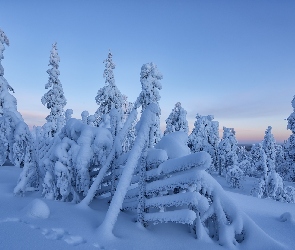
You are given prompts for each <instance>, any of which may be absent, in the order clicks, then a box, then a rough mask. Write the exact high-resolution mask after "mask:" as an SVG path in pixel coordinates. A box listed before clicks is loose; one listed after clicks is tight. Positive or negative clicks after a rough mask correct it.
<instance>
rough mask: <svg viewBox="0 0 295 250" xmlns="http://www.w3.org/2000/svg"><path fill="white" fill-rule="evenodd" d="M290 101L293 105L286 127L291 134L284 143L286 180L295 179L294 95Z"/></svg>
mask: <svg viewBox="0 0 295 250" xmlns="http://www.w3.org/2000/svg"><path fill="white" fill-rule="evenodd" d="M291 103H292V107H293V112H292V113H291V114H290V116H289V117H288V118H287V121H288V125H287V129H290V130H291V132H292V134H291V135H290V137H289V138H288V140H287V141H286V142H285V145H284V148H285V159H286V163H285V164H286V165H285V167H284V169H285V170H284V171H286V172H287V174H286V175H285V179H286V180H288V181H295V96H294V97H293V100H292V102H291Z"/></svg>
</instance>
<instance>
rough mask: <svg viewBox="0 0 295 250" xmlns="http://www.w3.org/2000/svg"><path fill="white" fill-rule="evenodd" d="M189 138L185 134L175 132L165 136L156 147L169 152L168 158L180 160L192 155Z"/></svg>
mask: <svg viewBox="0 0 295 250" xmlns="http://www.w3.org/2000/svg"><path fill="white" fill-rule="evenodd" d="M187 140H188V136H187V134H186V133H185V132H174V133H170V134H167V135H165V136H164V137H163V138H162V139H161V140H160V141H159V142H158V143H157V145H156V146H155V148H156V149H163V150H165V151H166V152H167V155H168V158H169V159H172V158H178V157H181V156H185V155H188V154H190V149H189V147H188V146H187Z"/></svg>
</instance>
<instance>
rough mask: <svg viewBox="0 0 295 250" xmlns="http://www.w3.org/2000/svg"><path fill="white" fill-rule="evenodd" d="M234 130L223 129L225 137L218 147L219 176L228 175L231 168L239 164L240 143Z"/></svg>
mask: <svg viewBox="0 0 295 250" xmlns="http://www.w3.org/2000/svg"><path fill="white" fill-rule="evenodd" d="M235 134H236V132H235V130H234V129H233V128H226V127H223V136H222V139H221V141H220V143H219V145H218V159H219V174H220V175H221V174H222V173H223V174H226V173H227V172H228V170H229V169H230V168H232V167H233V166H235V165H237V164H238V156H237V148H238V145H237V144H238V142H237V139H236V136H235Z"/></svg>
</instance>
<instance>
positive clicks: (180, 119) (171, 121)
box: [164, 102, 188, 135]
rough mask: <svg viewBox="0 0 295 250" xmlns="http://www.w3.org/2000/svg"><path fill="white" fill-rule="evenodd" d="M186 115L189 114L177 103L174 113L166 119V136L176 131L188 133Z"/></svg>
mask: <svg viewBox="0 0 295 250" xmlns="http://www.w3.org/2000/svg"><path fill="white" fill-rule="evenodd" d="M186 114H187V112H186V111H185V110H184V108H182V107H181V103H180V102H177V103H176V104H175V107H174V109H172V112H171V113H170V115H169V116H168V118H167V119H166V130H165V131H164V135H166V134H170V133H173V132H176V131H183V132H185V133H188V124H187V120H186Z"/></svg>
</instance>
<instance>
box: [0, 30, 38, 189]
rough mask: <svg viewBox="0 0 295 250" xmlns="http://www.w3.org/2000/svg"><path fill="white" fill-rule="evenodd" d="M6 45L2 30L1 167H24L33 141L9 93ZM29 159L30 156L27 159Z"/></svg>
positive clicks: (0, 94)
mask: <svg viewBox="0 0 295 250" xmlns="http://www.w3.org/2000/svg"><path fill="white" fill-rule="evenodd" d="M5 45H7V46H8V45H9V40H8V38H7V36H6V35H5V33H4V32H3V31H2V30H0V165H1V166H2V165H3V164H4V163H5V161H6V160H7V159H9V160H10V161H11V163H13V164H14V165H16V166H20V167H23V166H24V165H25V164H26V163H28V162H30V160H27V161H26V160H25V158H26V153H28V152H29V151H27V147H29V148H31V146H32V145H31V144H32V143H33V141H32V138H31V136H30V132H29V129H28V127H27V125H26V124H25V123H24V121H23V118H22V116H21V114H20V113H19V112H18V111H17V101H16V99H15V97H14V96H13V95H11V94H10V93H9V91H13V92H14V90H13V88H12V87H11V86H10V85H9V84H8V82H7V81H6V79H5V78H4V69H3V66H2V64H1V61H2V59H4V56H3V52H4V50H5ZM28 154H29V153H28ZM29 158H30V156H29V155H28V156H27V159H29ZM34 161H35V158H34V157H32V162H34ZM27 167H28V164H27ZM28 185H29V184H28Z"/></svg>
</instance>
